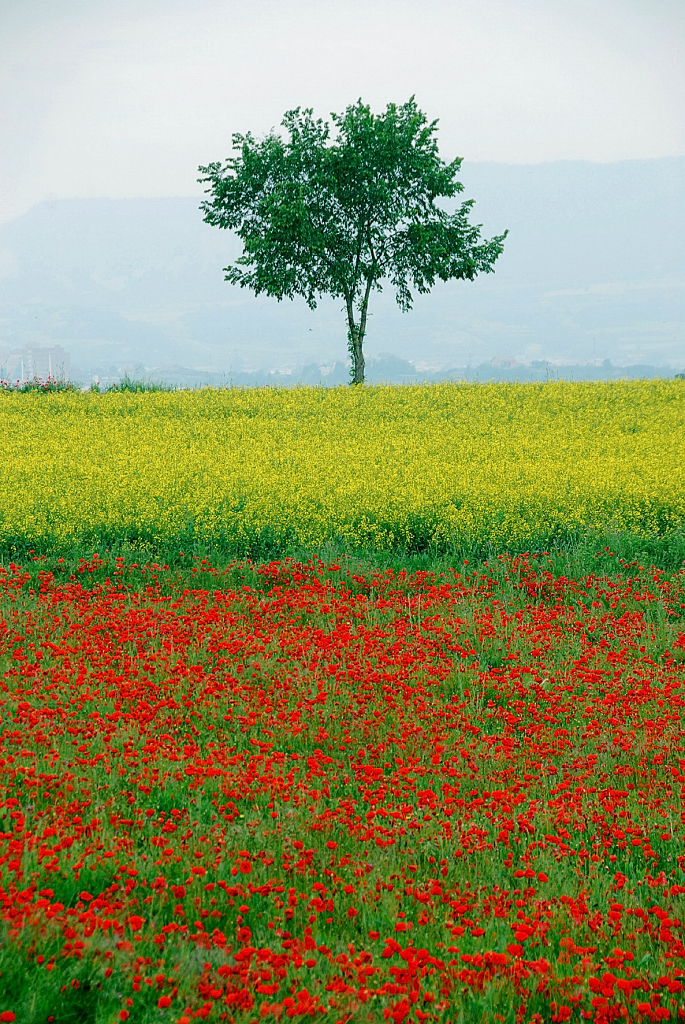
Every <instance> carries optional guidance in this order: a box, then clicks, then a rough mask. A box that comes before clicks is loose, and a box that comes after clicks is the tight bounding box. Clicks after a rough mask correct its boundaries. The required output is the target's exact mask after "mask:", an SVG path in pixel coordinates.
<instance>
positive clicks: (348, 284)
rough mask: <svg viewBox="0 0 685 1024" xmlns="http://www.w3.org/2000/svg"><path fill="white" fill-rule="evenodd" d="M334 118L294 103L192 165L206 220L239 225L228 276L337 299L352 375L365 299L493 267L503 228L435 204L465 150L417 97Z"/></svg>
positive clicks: (449, 186) (454, 187) (259, 288)
mask: <svg viewBox="0 0 685 1024" xmlns="http://www.w3.org/2000/svg"><path fill="white" fill-rule="evenodd" d="M331 117H332V119H333V122H334V124H335V126H336V128H337V135H336V137H335V138H334V139H332V138H331V134H330V126H329V124H328V123H324V121H322V120H320V119H319V120H316V121H315V120H314V115H313V111H312V110H311V109H306V110H302V109H301V108H299V107H298V108H297V109H295V110H291V111H289V112H288V113H287V114H285V116H284V118H283V121H282V122H281V123H282V125H283V127H284V128H286V129H287V131H288V133H289V135H290V138H289V140H288V141H285V142H284V141H283V139H282V138H281V136H280V135H277V134H276V133H275V132H274V131H273V130H272V131H271V132H270V133H269V134H268V135H267V136H265V137H264V138H263V139H260V140H257V139H255V138H254V137H253V136H252V135H251V134H249V133H248V134H247V135H238V134H236V135H234V136H233V149H234V150H235V151H237V152H238V155H237V156H234V157H230V158H228V159H227V160H226V162H225V164H223V165H222V164H221V163H211V164H208V165H207V166H206V167H199V168H198V170H199V171H200V173H201V174H202V175H203V177H202V178H198V181H200V182H202V183H208V185H209V187H208V188H206V189H205V192H206V193H208V194H209V196H210V198H209V199H208V200H205V201H204V202H203V203H202V205H201V209H202V211H203V212H204V220H205V221H206V222H207V223H208V224H214V225H216V226H217V227H221V228H230V229H233V230H235V231H236V233H237V235H238V237H239V238H240V239H241V240H242V242H243V248H244V251H243V254H242V256H240V257H239V258H238V259H237V260H236V263H235V265H234V266H230V267H225V268H224V271H225V279H226V280H227V281H230V282H232V283H233V284H239V285H240V286H241V287H247V288H251V289H252V290H253V291H254V292H255V294H257V295H259V294H261V293H265V294H267V295H271V296H275V297H276V298H277V299H278V300H279V301H280V300H281V299H283V298H286V297H287V298H289V299H293V298H294V297H295V296H296V295H300V296H302V297H303V298H304V299H305V300H306V302H307V304H308V305H309V307H310V309H315V308H316V303H317V298H321V297H322V296H324V295H330V296H332V297H333V298H342V299H344V302H345V312H346V315H347V328H348V344H349V350H350V355H351V358H352V370H351V383H352V384H363V382H364V352H363V344H364V337H365V335H366V321H367V313H368V308H369V297H370V295H371V292H372V290H374V289H375V290H377V291H381V290H382V286H381V281H382V280H384V279H388V280H389V281H390V282H391V284H392V285H393V286H394V288H395V293H396V295H395V297H396V299H397V303H398V305H399V306H400V308H401V309H402V310H403V311H405V312H406V311H408V310H410V309H411V306H412V294H411V291H410V286H412V287H413V288H414V289H415V290H416V291H417V292H419V293H426V292H428V291H429V290H430V288H431V287H432V286H433V284H434V283H435V279H436V278H439V279H440V280H441V281H448V280H450V279H452V278H463V279H468V280H473V278H474V277H476V275H477V274H478V273H481V272H483V273H490V272H491V271H492V270H493V268H494V263H495V260H496V259H497V257H498V256H499V255H500V253H501V252H502V249H503V242H504V239H505V238H506V235H507V232H506V231H505V232H504V234H502V235H497V236H496V237H495V238H492V239H491V240H490V241H481V236H480V228H481V226H482V225H472V224H470V223H469V220H468V217H469V213H470V211H471V207H472V206H473V200H472V199H469V200H466V201H465V202H463V203H461V205H460V206H459V208H458V209H457V210H456V212H454V213H448V212H446V211H445V210H444V209H441V208H440V207H439V206H436V200H438V199H451V198H453V197H454V196H456V195H457V194H458V193H460V192H462V191H463V185H462V184H461V183H460V182H458V181H457V180H456V175H457V173H458V172H459V169H460V167H461V163H462V158H461V157H458V158H457V159H456V160H453V161H452V163H450V164H446V163H444V162H443V161H442V160H441V159H440V157H439V156H438V147H437V142H436V139H435V132H436V125H437V121H433V122H431V123H429V122H428V121H427V119H426V117H425V115H424V114H423V113H422V112H421V111H420V110H419V109H418V107H417V105H416V103H415V102H414V97H413V96H412V97H411V99H410V100H409V102H408V103H405V104H404V105H403V106H401V107H397V106H396V105H395V104H394V103H390V104H388V106H387V109H386V111H385V113H383V114H379V115H374V114H372V113H371V110H370V108H369V107H368V106H366V105H365V104H364V103H362V101H361V99H360V100H358V102H357V103H356V104H354V105H352V106H349V107H348V108H347V109H346V111H345V113H344V114H331Z"/></svg>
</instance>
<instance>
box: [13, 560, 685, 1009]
mask: <svg viewBox="0 0 685 1024" xmlns="http://www.w3.org/2000/svg"><path fill="white" fill-rule="evenodd" d="M248 568H249V572H248ZM248 568H244V567H241V566H240V565H234V566H233V567H231V569H230V570H229V571H227V572H226V573H224V574H219V573H218V572H217V571H216V570H213V569H211V568H210V567H209V565H208V564H207V563H200V562H198V563H196V569H195V575H194V577H193V578H192V579H191V580H188V579H187V578H186V579H185V580H184V579H183V578H181V577H180V576H178V575H177V574H175V573H174V572H172V571H170V570H169V569H168V568H166V567H164V566H159V565H147V566H142V567H141V566H136V565H128V564H126V563H125V562H124V560H123V559H118V560H116V562H115V563H114V564H113V565H112V566H109V567H107V566H106V565H103V563H102V562H101V561H100V560H99V559H98V558H97V557H94V558H93V559H92V560H90V561H83V562H82V563H81V566H80V569H79V571H78V573H76V572H75V573H73V574H72V575H71V576H69V577H68V578H67V574H64V578H62V579H59V578H57V577H56V575H55V574H53V573H51V572H48V571H46V570H42V571H41V568H40V561H38V562H37V564H35V565H31V566H30V567H29V568H27V569H25V568H22V567H21V566H19V565H12V566H11V567H10V568H9V569H7V570H0V681H1V688H0V711H1V715H2V719H1V731H0V769H1V773H0V830H1V831H0V904H1V907H2V909H1V920H2V928H3V929H4V932H3V934H2V935H0V940H1V941H0V1020H6V1021H12V1020H14V1019H16V1020H18V1021H22V1022H33V1021H39V1020H40V1021H41V1022H42V1021H45V1020H46V1018H47V1020H48V1021H50V1020H53V1019H54V1021H56V1022H57V1021H60V1020H84V1021H86V1020H91V1021H96V1020H97V1021H98V1022H100V1021H102V1022H114V1021H126V1020H130V1021H131V1022H132V1024H133V1022H139V1021H178V1022H181V1024H189V1022H190V1021H191V1020H192V1019H207V1020H209V1021H219V1020H225V1021H235V1022H241V1024H242V1022H245V1024H246V1022H248V1021H260V1020H265V1021H275V1020H278V1019H285V1018H297V1019H311V1020H317V1019H328V1020H331V1021H352V1020H355V1021H357V1020H359V1021H363V1020H368V1021H383V1020H389V1021H393V1022H397V1024H401V1022H407V1024H408V1022H413V1024H418V1022H422V1021H443V1022H447V1021H455V1022H456V1021H460V1020H467V1021H472V1020H474V1021H475V1020H478V1021H480V1020H484V1021H507V1022H511V1024H515V1022H522V1021H537V1022H542V1021H545V1022H546V1021H555V1022H556V1021H581V1020H593V1021H596V1022H607V1021H614V1020H630V1021H657V1020H666V1019H683V1017H684V1016H685V1011H684V1010H683V1009H682V1007H683V1006H684V1005H685V996H684V994H683V993H684V988H683V986H684V984H685V981H684V979H685V936H684V935H683V928H684V927H685V871H684V867H685V813H684V811H683V807H682V794H683V792H685V729H684V727H683V707H684V706H685V688H684V687H683V682H684V680H685V633H684V632H683V628H684V626H683V611H684V609H685V574H683V573H681V574H676V575H674V576H672V577H669V578H667V577H666V576H664V574H663V573H659V572H658V571H656V570H652V571H646V570H643V569H641V568H640V567H638V566H627V565H621V566H618V567H617V572H616V573H615V574H614V575H612V576H606V575H603V576H595V575H588V576H587V577H585V578H584V579H582V580H578V581H574V580H572V579H568V578H566V577H565V576H562V575H559V573H558V572H555V570H554V566H553V564H552V560H551V559H543V558H531V557H527V556H523V557H520V558H516V559H511V558H507V557H504V556H502V557H501V558H500V559H499V561H498V563H497V564H496V565H493V566H492V567H490V568H489V569H487V571H484V572H483V571H479V572H471V573H470V572H469V569H468V567H464V568H463V570H462V572H461V573H457V572H455V571H452V572H449V573H447V572H445V573H443V574H441V575H438V576H436V575H435V574H432V573H425V572H424V573H414V574H413V575H407V574H406V573H403V572H399V573H394V572H392V571H387V572H384V573H381V572H378V573H376V574H369V573H367V574H365V575H362V574H361V573H358V574H355V573H353V572H350V571H345V570H343V569H342V568H341V566H339V565H336V564H332V565H325V564H323V563H321V562H319V561H316V560H313V561H311V562H310V563H308V564H298V563H295V562H292V561H282V562H274V563H270V564H265V565H261V566H256V567H255V566H252V567H251V568H250V567H248ZM108 573H109V575H108ZM241 573H242V579H241ZM246 579H248V580H251V581H252V582H250V583H246V582H245V580H246ZM255 579H256V580H258V581H259V584H256V583H255V582H254V580H255Z"/></svg>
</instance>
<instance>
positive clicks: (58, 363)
mask: <svg viewBox="0 0 685 1024" xmlns="http://www.w3.org/2000/svg"><path fill="white" fill-rule="evenodd" d="M70 376H71V359H70V357H69V353H68V352H67V351H66V349H64V348H62V346H61V345H53V346H52V347H51V348H42V347H41V346H40V345H24V347H23V348H22V349H18V350H16V351H14V352H0V379H2V380H7V381H12V382H14V381H20V382H21V383H22V384H23V383H24V381H27V380H33V379H34V378H35V377H38V379H39V380H47V379H48V377H52V378H53V379H55V380H69V379H70Z"/></svg>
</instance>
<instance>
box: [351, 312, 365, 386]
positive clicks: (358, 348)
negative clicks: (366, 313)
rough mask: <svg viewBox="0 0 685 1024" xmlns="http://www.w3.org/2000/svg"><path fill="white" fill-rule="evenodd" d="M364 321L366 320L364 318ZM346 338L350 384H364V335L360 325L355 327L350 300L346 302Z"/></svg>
mask: <svg viewBox="0 0 685 1024" xmlns="http://www.w3.org/2000/svg"><path fill="white" fill-rule="evenodd" d="M364 319H366V318H364ZM347 338H348V348H349V350H350V356H351V358H352V372H351V374H350V384H363V383H364V351H363V344H364V334H363V331H362V329H361V324H360V325H359V326H357V324H355V322H354V307H353V305H352V300H351V299H348V300H347Z"/></svg>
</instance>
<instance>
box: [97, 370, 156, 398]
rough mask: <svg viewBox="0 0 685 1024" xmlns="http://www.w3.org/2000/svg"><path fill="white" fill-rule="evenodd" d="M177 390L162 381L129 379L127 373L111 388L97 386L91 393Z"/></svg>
mask: <svg viewBox="0 0 685 1024" xmlns="http://www.w3.org/2000/svg"><path fill="white" fill-rule="evenodd" d="M175 390H176V388H175V387H174V386H173V384H164V383H163V382H162V381H152V380H134V379H132V378H131V377H129V375H128V374H127V373H125V374H124V376H123V377H122V378H121V380H119V381H117V383H116V384H110V386H109V387H106V388H100V387H99V386H98V385H96V386H94V387H92V388H91V391H98V392H102V393H103V394H107V393H110V392H120V391H132V392H138V391H175Z"/></svg>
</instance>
